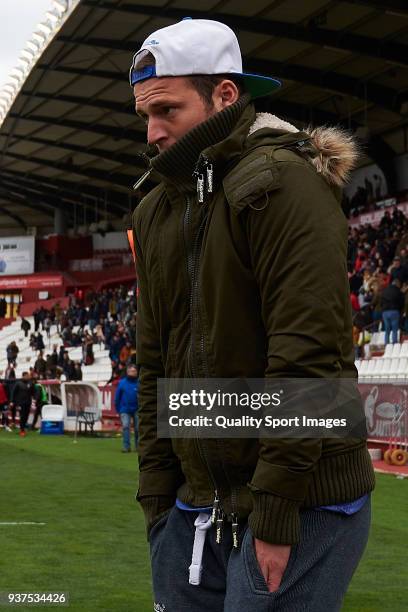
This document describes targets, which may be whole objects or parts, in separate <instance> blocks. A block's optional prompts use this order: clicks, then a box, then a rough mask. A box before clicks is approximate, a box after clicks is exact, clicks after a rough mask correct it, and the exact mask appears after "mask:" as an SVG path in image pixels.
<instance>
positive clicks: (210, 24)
mask: <svg viewBox="0 0 408 612" xmlns="http://www.w3.org/2000/svg"><path fill="white" fill-rule="evenodd" d="M147 52H150V53H151V54H152V55H153V56H154V59H155V66H145V67H143V68H142V69H140V70H138V68H137V65H138V63H139V62H140V61H141V60H142V59H143V57H144V56H145V55H146V54H147ZM193 74H205V75H207V74H214V75H216V74H231V76H233V75H234V76H238V77H241V78H242V80H243V82H244V84H245V87H246V90H247V91H248V92H249V93H250V94H251V96H252V98H259V97H261V96H267V95H269V94H271V93H272V92H273V91H275V90H276V89H279V87H280V86H281V83H280V81H279V80H278V79H274V78H272V77H266V76H261V75H258V74H249V73H245V72H243V71H242V57H241V50H240V48H239V43H238V39H237V37H236V36H235V33H234V32H233V31H232V30H231V28H229V27H228V26H227V25H225V24H224V23H221V22H219V21H212V20H209V19H191V18H190V17H186V18H184V19H183V20H182V21H180V22H179V23H175V24H174V25H171V26H167V27H166V28H161V29H160V30H156V32H153V34H151V35H150V36H149V37H148V38H146V40H145V41H144V43H143V44H142V46H141V47H140V49H139V51H137V53H135V55H134V56H133V62H132V66H131V68H130V73H129V81H130V85H131V86H132V87H133V86H134V85H135V84H136V83H138V82H140V81H145V80H146V79H150V78H153V77H157V78H160V77H171V76H190V75H193Z"/></svg>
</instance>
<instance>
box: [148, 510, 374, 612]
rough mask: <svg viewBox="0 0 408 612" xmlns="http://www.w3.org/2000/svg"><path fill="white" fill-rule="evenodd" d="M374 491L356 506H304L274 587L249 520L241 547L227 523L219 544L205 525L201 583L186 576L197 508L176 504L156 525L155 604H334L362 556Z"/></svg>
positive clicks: (289, 607) (310, 608) (171, 611)
mask: <svg viewBox="0 0 408 612" xmlns="http://www.w3.org/2000/svg"><path fill="white" fill-rule="evenodd" d="M370 514H371V508H370V499H369V500H368V501H367V503H366V504H365V505H364V506H363V508H362V509H361V510H360V511H359V512H357V513H356V514H353V515H350V516H347V515H344V514H338V513H335V512H330V511H325V510H323V511H321V510H306V511H302V512H301V540H300V542H299V544H296V545H294V546H292V549H291V554H290V557H289V562H288V565H287V567H286V570H285V572H284V575H283V578H282V582H281V585H280V587H279V589H278V590H277V591H275V592H273V593H269V591H268V589H267V586H266V583H265V580H264V578H263V576H262V573H261V571H260V568H259V565H258V562H257V559H256V556H255V549H254V543H253V536H252V533H251V532H250V530H249V528H248V525H247V523H245V524H243V525H241V526H240V548H239V549H233V548H232V536H231V530H230V524H226V526H225V529H224V533H223V540H222V543H221V544H217V543H216V542H215V534H214V528H213V527H212V528H210V530H209V531H208V532H207V537H206V542H205V546H204V553H203V572H202V578H201V584H200V585H199V586H193V585H190V584H189V570H188V568H189V566H190V563H191V555H192V550H193V542H194V533H195V527H194V521H195V519H196V518H197V513H196V512H186V511H184V510H179V509H178V508H177V507H174V508H172V510H171V511H170V513H169V514H168V515H166V516H165V517H164V518H162V519H161V520H160V521H159V522H158V523H157V524H156V525H155V526H154V527H153V529H152V530H151V537H150V552H151V563H152V574H153V591H154V602H155V607H154V610H160V611H162V610H163V611H164V612H204V611H207V610H210V611H211V612H248V611H250V612H270V611H275V610H276V611H279V612H336V611H338V610H341V605H342V601H343V598H344V595H345V593H346V590H347V587H348V585H349V583H350V580H351V578H352V576H353V573H354V571H355V569H356V567H357V565H358V563H359V561H360V559H361V556H362V554H363V552H364V548H365V546H366V543H367V539H368V532H369V527H370Z"/></svg>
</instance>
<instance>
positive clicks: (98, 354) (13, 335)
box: [0, 317, 112, 382]
mask: <svg viewBox="0 0 408 612" xmlns="http://www.w3.org/2000/svg"><path fill="white" fill-rule="evenodd" d="M27 319H28V321H29V322H30V324H31V326H32V328H34V317H27ZM77 330H78V327H77V328H76V331H77ZM87 330H88V326H86V327H85V331H87ZM44 339H45V341H46V349H45V350H44V355H45V354H46V353H47V352H48V351H52V347H53V345H55V344H57V345H58V346H60V345H61V337H60V335H59V333H58V332H57V326H56V325H53V326H52V327H51V335H50V338H49V339H47V338H44ZM12 340H15V341H16V342H17V344H18V347H19V353H18V361H17V367H16V368H15V373H16V378H21V375H22V373H23V372H24V371H28V370H29V369H30V367H34V363H35V361H36V359H37V356H38V351H35V350H33V349H32V348H31V347H30V344H29V338H28V337H27V338H25V337H24V332H23V331H22V330H21V319H17V320H16V321H14V322H13V323H11V325H9V326H7V327H5V328H3V329H2V330H0V371H2V372H4V371H5V370H6V368H7V358H6V349H7V346H8V345H9V343H10V342H11V341H12ZM66 350H67V351H68V355H69V358H70V359H71V360H72V361H81V360H82V346H80V347H66ZM94 356H95V362H94V363H93V364H92V365H89V366H86V365H83V366H82V380H84V381H89V382H107V381H108V380H110V378H111V376H112V365H111V361H110V359H109V349H105V348H101V347H100V346H99V345H98V344H95V346H94Z"/></svg>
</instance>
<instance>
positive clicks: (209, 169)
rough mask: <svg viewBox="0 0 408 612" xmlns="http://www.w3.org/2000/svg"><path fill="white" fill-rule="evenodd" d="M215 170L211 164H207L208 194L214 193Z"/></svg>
mask: <svg viewBox="0 0 408 612" xmlns="http://www.w3.org/2000/svg"><path fill="white" fill-rule="evenodd" d="M213 179H214V170H213V165H212V164H211V163H207V193H212V192H213V186H214V180H213Z"/></svg>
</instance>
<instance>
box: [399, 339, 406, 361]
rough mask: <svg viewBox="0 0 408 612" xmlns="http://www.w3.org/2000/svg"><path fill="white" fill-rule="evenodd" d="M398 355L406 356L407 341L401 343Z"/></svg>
mask: <svg viewBox="0 0 408 612" xmlns="http://www.w3.org/2000/svg"><path fill="white" fill-rule="evenodd" d="M399 356H400V357H408V342H404V343H403V344H402V345H401V350H400V355H399Z"/></svg>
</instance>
